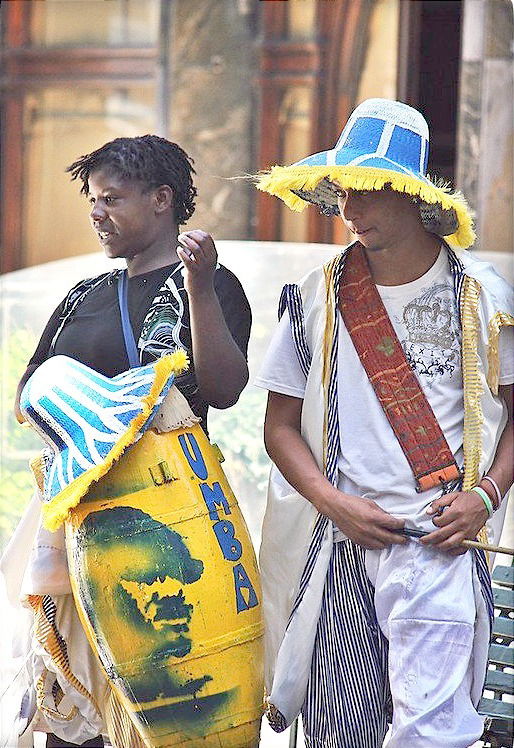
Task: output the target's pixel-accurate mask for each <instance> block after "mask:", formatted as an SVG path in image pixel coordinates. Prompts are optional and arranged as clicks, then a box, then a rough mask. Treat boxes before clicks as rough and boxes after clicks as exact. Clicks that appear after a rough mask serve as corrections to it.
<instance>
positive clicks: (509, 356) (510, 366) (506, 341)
mask: <svg viewBox="0 0 514 748" xmlns="http://www.w3.org/2000/svg"><path fill="white" fill-rule="evenodd" d="M499 352H500V378H499V380H498V381H499V383H500V384H512V383H513V382H514V325H504V326H503V327H502V328H501V330H500V341H499Z"/></svg>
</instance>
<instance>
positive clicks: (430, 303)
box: [257, 99, 514, 748]
mask: <svg viewBox="0 0 514 748" xmlns="http://www.w3.org/2000/svg"><path fill="white" fill-rule="evenodd" d="M427 160H428V126H427V123H426V121H425V120H424V118H423V117H422V115H421V114H420V113H419V112H417V111H416V110H415V109H412V108H411V107H409V106H407V105H405V104H402V103H400V102H395V101H389V100H383V99H371V100H368V101H365V102H364V103H362V104H361V105H360V106H359V107H357V109H356V110H355V111H354V112H353V114H352V116H351V117H350V119H349V121H348V123H347V125H346V127H345V128H344V130H343V132H342V134H341V137H340V138H339V140H338V142H337V144H336V146H335V147H334V148H333V149H331V150H328V151H324V152H321V153H317V154H315V155H313V156H309V157H308V158H306V159H303V160H302V161H300V162H298V163H297V164H294V165H292V166H288V167H278V166H276V167H274V168H273V169H272V170H271V171H270V172H269V173H267V174H265V175H263V176H262V177H261V178H260V180H259V183H258V187H259V188H260V189H262V190H264V191H267V192H269V193H271V194H273V195H277V196H278V197H280V198H281V199H282V200H284V202H285V203H286V204H287V205H288V206H289V207H290V208H292V209H293V210H301V209H302V208H303V207H304V205H305V204H306V202H311V203H314V204H316V205H318V207H320V208H321V210H322V211H323V212H324V213H326V214H328V215H330V214H337V213H339V214H340V215H341V218H342V220H343V221H344V223H345V224H346V226H348V228H349V229H350V231H352V232H353V234H354V236H355V241H354V242H353V243H352V244H350V245H349V246H348V247H346V248H345V249H343V251H342V252H341V253H340V254H339V255H338V256H337V257H335V258H334V259H333V260H332V261H331V262H329V263H328V264H327V265H325V266H324V267H321V268H317V269H316V270H314V271H313V272H311V273H310V274H309V275H307V276H306V277H305V278H304V279H303V280H302V281H300V283H298V284H291V285H287V286H286V287H285V288H284V290H283V293H282V297H281V301H280V314H281V315H282V316H281V320H280V323H279V326H278V328H277V331H276V333H275V335H274V337H273V339H272V342H271V345H270V348H269V351H268V354H267V356H266V359H265V361H264V365H263V368H262V371H261V373H260V376H259V378H258V380H257V384H259V385H260V386H262V387H264V388H266V389H268V390H269V400H268V409H267V414H266V423H265V440H266V447H267V450H268V452H269V454H270V456H271V458H272V460H273V462H274V463H275V465H274V467H273V469H272V474H271V477H270V487H269V496H268V505H267V510H266V516H265V520H264V526H263V540H262V547H261V571H262V576H263V590H264V604H265V613H266V618H267V632H266V646H267V650H266V658H267V661H266V680H267V691H268V717H269V719H270V722H271V724H272V727H274V729H276V730H278V731H280V730H283V729H285V727H286V726H287V725H289V724H291V722H292V721H293V720H294V719H295V718H296V716H297V715H298V713H299V712H300V711H301V712H302V717H303V724H304V730H305V734H306V744H307V745H308V746H312V747H314V746H316V747H319V746H324V747H326V748H329V747H330V748H335V747H336V746H337V748H345V747H346V748H374V747H375V746H381V745H382V742H383V740H384V736H385V734H386V731H387V724H388V721H391V716H392V732H391V737H390V742H389V743H388V746H389V748H392V747H393V746H394V748H405V746H409V748H412V747H414V748H429V747H434V748H435V747H436V746H437V747H438V748H439V747H442V746H445V747H446V746H452V748H464V747H465V746H469V745H471V744H472V743H473V742H475V741H476V740H477V739H478V738H479V737H480V735H481V733H482V730H483V719H482V718H481V717H480V716H479V715H478V713H477V711H476V706H477V704H478V700H479V698H480V695H481V691H482V687H483V683H484V676H485V669H486V664H487V651H488V643H489V636H490V618H491V615H492V595H491V588H490V579H489V573H488V567H487V562H486V559H485V555H484V552H483V551H482V550H477V549H474V550H472V551H468V550H467V548H466V547H465V546H463V545H462V541H465V539H474V538H476V537H477V536H480V537H479V539H480V540H484V541H485V540H489V541H493V542H494V540H495V538H496V537H498V535H499V531H500V530H501V525H502V522H503V517H504V514H505V508H506V506H505V505H506V501H505V502H503V504H502V497H503V496H505V494H506V493H507V491H508V489H509V488H510V486H511V484H512V482H513V443H514V437H513V430H512V391H513V388H512V383H513V382H514V356H513V332H514V328H513V327H512V326H513V325H514V303H513V298H512V292H511V290H510V289H509V287H508V285H507V283H506V282H505V281H504V280H503V279H502V278H500V277H499V276H498V275H497V274H496V273H495V271H494V270H493V268H492V267H491V266H490V265H489V264H487V263H485V262H482V261H480V260H479V259H477V258H475V257H473V256H472V255H470V254H468V253H466V252H463V251H462V250H463V249H465V248H467V247H469V246H470V245H471V244H472V243H473V240H474V233H473V228H472V221H471V215H470V211H469V209H468V207H467V205H466V203H465V201H464V199H463V198H462V196H460V195H458V194H452V193H450V192H449V191H448V189H447V188H444V187H439V186H437V185H436V184H434V183H433V182H432V181H430V180H429V179H428V178H427V176H426V165H427ZM493 515H494V516H493ZM413 536H414V537H413Z"/></svg>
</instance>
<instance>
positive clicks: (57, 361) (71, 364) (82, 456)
mask: <svg viewBox="0 0 514 748" xmlns="http://www.w3.org/2000/svg"><path fill="white" fill-rule="evenodd" d="M154 369H155V366H154V365H148V366H142V367H139V368H135V369H129V370H128V371H126V372H123V373H122V374H119V375H118V376H116V377H113V378H112V379H110V378H109V377H105V376H103V375H102V374H99V373H98V372H96V371H93V369H90V368H89V367H88V366H85V365H84V364H82V363H80V362H79V361H75V360H73V359H71V358H68V356H53V357H51V358H49V359H47V360H46V361H45V362H44V363H43V364H41V366H39V367H38V368H37V369H36V371H35V372H34V374H33V375H32V376H31V377H30V379H29V380H28V382H27V384H26V385H25V387H24V389H23V392H22V395H21V400H20V405H21V410H22V412H23V414H24V416H25V418H26V420H27V421H28V422H29V423H30V424H31V425H32V426H33V428H34V429H35V430H36V431H37V432H38V433H39V435H40V436H41V437H42V439H43V440H44V441H45V442H46V444H47V445H48V446H49V447H50V448H51V449H52V452H53V458H52V460H51V462H50V465H49V468H48V470H47V472H46V475H45V491H44V499H45V501H50V500H51V499H53V498H54V496H56V495H57V494H58V493H60V492H61V491H62V490H63V489H64V488H65V487H66V486H68V485H69V484H71V483H72V482H73V481H74V480H76V479H77V478H78V477H79V476H80V475H82V474H83V473H85V472H86V471H87V470H89V469H91V468H93V467H95V466H96V465H100V464H102V463H103V461H104V460H105V458H106V457H107V455H108V454H109V452H110V451H111V450H112V448H113V447H114V445H115V444H116V443H117V442H118V441H119V440H120V438H121V437H122V436H123V435H124V434H125V433H126V432H127V431H128V430H129V428H130V427H131V424H132V423H133V422H134V420H135V419H136V418H137V417H138V416H140V415H141V414H142V413H143V411H144V410H145V404H144V398H146V397H147V396H148V395H149V393H150V390H151V388H152V385H153V383H154V380H155V371H154ZM172 383H173V376H171V377H170V378H169V379H168V381H167V383H166V385H165V387H164V388H163V390H162V392H161V393H160V395H159V397H158V398H157V401H156V403H155V405H154V407H153V409H152V411H151V412H150V413H149V414H148V416H147V417H146V420H145V422H144V423H143V424H142V425H141V427H140V429H139V433H138V435H137V437H136V438H139V436H140V435H141V434H142V433H143V432H144V431H145V430H146V428H147V427H148V425H149V423H150V421H151V417H152V415H153V413H154V412H155V411H156V409H157V408H158V407H159V405H160V404H161V403H162V401H163V399H164V397H165V396H166V394H167V392H168V390H169V388H170V387H171V385H172ZM134 441H135V439H134Z"/></svg>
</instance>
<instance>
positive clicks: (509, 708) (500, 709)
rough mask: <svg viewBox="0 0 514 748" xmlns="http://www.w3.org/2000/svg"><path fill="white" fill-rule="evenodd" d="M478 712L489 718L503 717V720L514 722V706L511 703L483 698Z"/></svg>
mask: <svg viewBox="0 0 514 748" xmlns="http://www.w3.org/2000/svg"><path fill="white" fill-rule="evenodd" d="M478 711H479V714H485V715H487V716H488V717H501V718H502V719H505V720H508V721H511V720H512V722H514V704H511V703H510V702H509V701H498V700H497V699H484V698H482V699H481V700H480V704H479V705H478Z"/></svg>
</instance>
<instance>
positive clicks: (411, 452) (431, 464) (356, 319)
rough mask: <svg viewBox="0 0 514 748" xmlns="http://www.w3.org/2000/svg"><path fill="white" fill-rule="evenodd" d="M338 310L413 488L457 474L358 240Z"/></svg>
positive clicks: (347, 267) (423, 488)
mask: <svg viewBox="0 0 514 748" xmlns="http://www.w3.org/2000/svg"><path fill="white" fill-rule="evenodd" d="M339 310H340V312H341V315H342V317H343V321H344V323H345V326H346V329H347V330H348V333H349V335H350V337H351V339H352V342H353V344H354V346H355V350H356V351H357V354H358V356H359V359H360V361H361V364H362V366H363V367H364V369H365V371H366V374H367V375H368V378H369V381H370V383H371V386H372V387H373V389H374V391H375V394H376V396H377V398H378V400H379V402H380V405H381V406H382V408H383V410H384V413H385V415H386V417H387V420H388V421H389V423H390V425H391V427H392V429H393V431H394V434H395V436H396V438H397V439H398V442H399V444H400V446H401V448H402V450H403V453H404V454H405V457H406V458H407V461H408V463H409V465H410V467H411V470H412V472H413V474H414V478H415V481H416V490H417V491H418V492H421V491H427V490H428V489H430V488H434V487H436V486H440V485H441V484H445V483H448V482H450V481H452V480H456V479H458V478H460V471H459V468H458V465H457V463H456V462H455V458H454V456H453V454H452V452H451V450H450V447H449V446H448V443H447V441H446V439H445V436H444V434H443V432H442V430H441V427H440V426H439V424H438V422H437V419H436V417H435V415H434V412H433V410H432V408H431V407H430V403H429V402H428V400H427V398H426V396H425V393H424V392H423V390H422V389H421V386H420V384H419V382H418V380H417V378H416V375H415V374H414V372H413V371H412V369H411V368H410V366H409V363H408V361H407V358H406V356H405V353H404V350H403V348H402V346H401V343H400V341H399V340H398V336H397V335H396V332H395V330H394V327H393V325H392V323H391V320H390V319H389V315H388V314H387V310H386V308H385V306H384V304H383V302H382V299H381V298H380V294H379V293H378V291H377V288H376V286H375V284H374V282H373V279H372V277H371V273H370V270H369V265H368V261H367V259H366V255H365V252H364V248H363V246H362V244H360V243H357V244H355V245H354V247H353V248H352V249H351V250H350V253H349V256H348V257H347V259H346V262H345V266H344V270H343V275H342V278H341V283H340V285H339Z"/></svg>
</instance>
